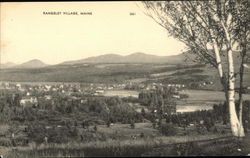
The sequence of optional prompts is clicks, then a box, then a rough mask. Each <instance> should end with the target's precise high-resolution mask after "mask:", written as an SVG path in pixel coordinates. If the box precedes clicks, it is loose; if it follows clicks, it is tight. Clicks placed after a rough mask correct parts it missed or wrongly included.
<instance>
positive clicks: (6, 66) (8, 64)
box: [0, 62, 16, 69]
mask: <svg viewBox="0 0 250 158" xmlns="http://www.w3.org/2000/svg"><path fill="white" fill-rule="evenodd" d="M15 65H16V64H15V63H12V62H7V63H4V64H0V67H1V69H7V68H11V67H14V66H15Z"/></svg>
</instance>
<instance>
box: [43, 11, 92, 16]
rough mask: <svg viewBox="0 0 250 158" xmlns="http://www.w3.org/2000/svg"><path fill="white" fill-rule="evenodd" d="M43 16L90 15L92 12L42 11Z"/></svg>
mask: <svg viewBox="0 0 250 158" xmlns="http://www.w3.org/2000/svg"><path fill="white" fill-rule="evenodd" d="M43 15H92V12H89V11H88V12H83V11H82V12H77V11H72V12H65V11H64V12H61V11H48V12H46V11H44V12H43Z"/></svg>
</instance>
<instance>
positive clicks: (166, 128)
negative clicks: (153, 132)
mask: <svg viewBox="0 0 250 158" xmlns="http://www.w3.org/2000/svg"><path fill="white" fill-rule="evenodd" d="M159 130H160V132H161V133H162V134H163V135H165V136H174V135H176V133H177V128H176V127H175V126H174V125H172V124H167V123H164V124H162V125H161V127H160V129H159Z"/></svg>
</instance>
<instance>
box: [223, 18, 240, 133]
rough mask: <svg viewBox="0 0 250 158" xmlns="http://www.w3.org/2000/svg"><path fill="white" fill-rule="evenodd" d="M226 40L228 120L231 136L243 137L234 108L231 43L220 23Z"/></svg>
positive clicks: (225, 29)
mask: <svg viewBox="0 0 250 158" xmlns="http://www.w3.org/2000/svg"><path fill="white" fill-rule="evenodd" d="M221 24H222V27H223V29H224V32H225V35H226V39H227V47H228V51H227V62H228V106H229V118H230V125H231V130H232V134H233V136H237V137H244V136H245V134H244V129H243V127H242V125H241V124H240V122H239V119H238V117H237V113H236V108H235V75H234V62H233V50H232V42H231V39H230V36H229V33H228V30H227V28H226V27H225V25H224V23H223V22H221Z"/></svg>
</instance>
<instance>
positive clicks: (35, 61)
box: [12, 59, 48, 69]
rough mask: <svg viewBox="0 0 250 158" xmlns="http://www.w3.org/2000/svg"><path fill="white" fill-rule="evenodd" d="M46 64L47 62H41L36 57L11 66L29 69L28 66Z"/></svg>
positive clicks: (39, 66)
mask: <svg viewBox="0 0 250 158" xmlns="http://www.w3.org/2000/svg"><path fill="white" fill-rule="evenodd" d="M46 66H48V65H47V64H45V63H44V62H42V61H41V60H38V59H33V60H30V61H27V62H25V63H22V64H20V65H16V66H14V67H12V68H22V69H23V68H25V69H27V68H28V69H30V68H42V67H46Z"/></svg>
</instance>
